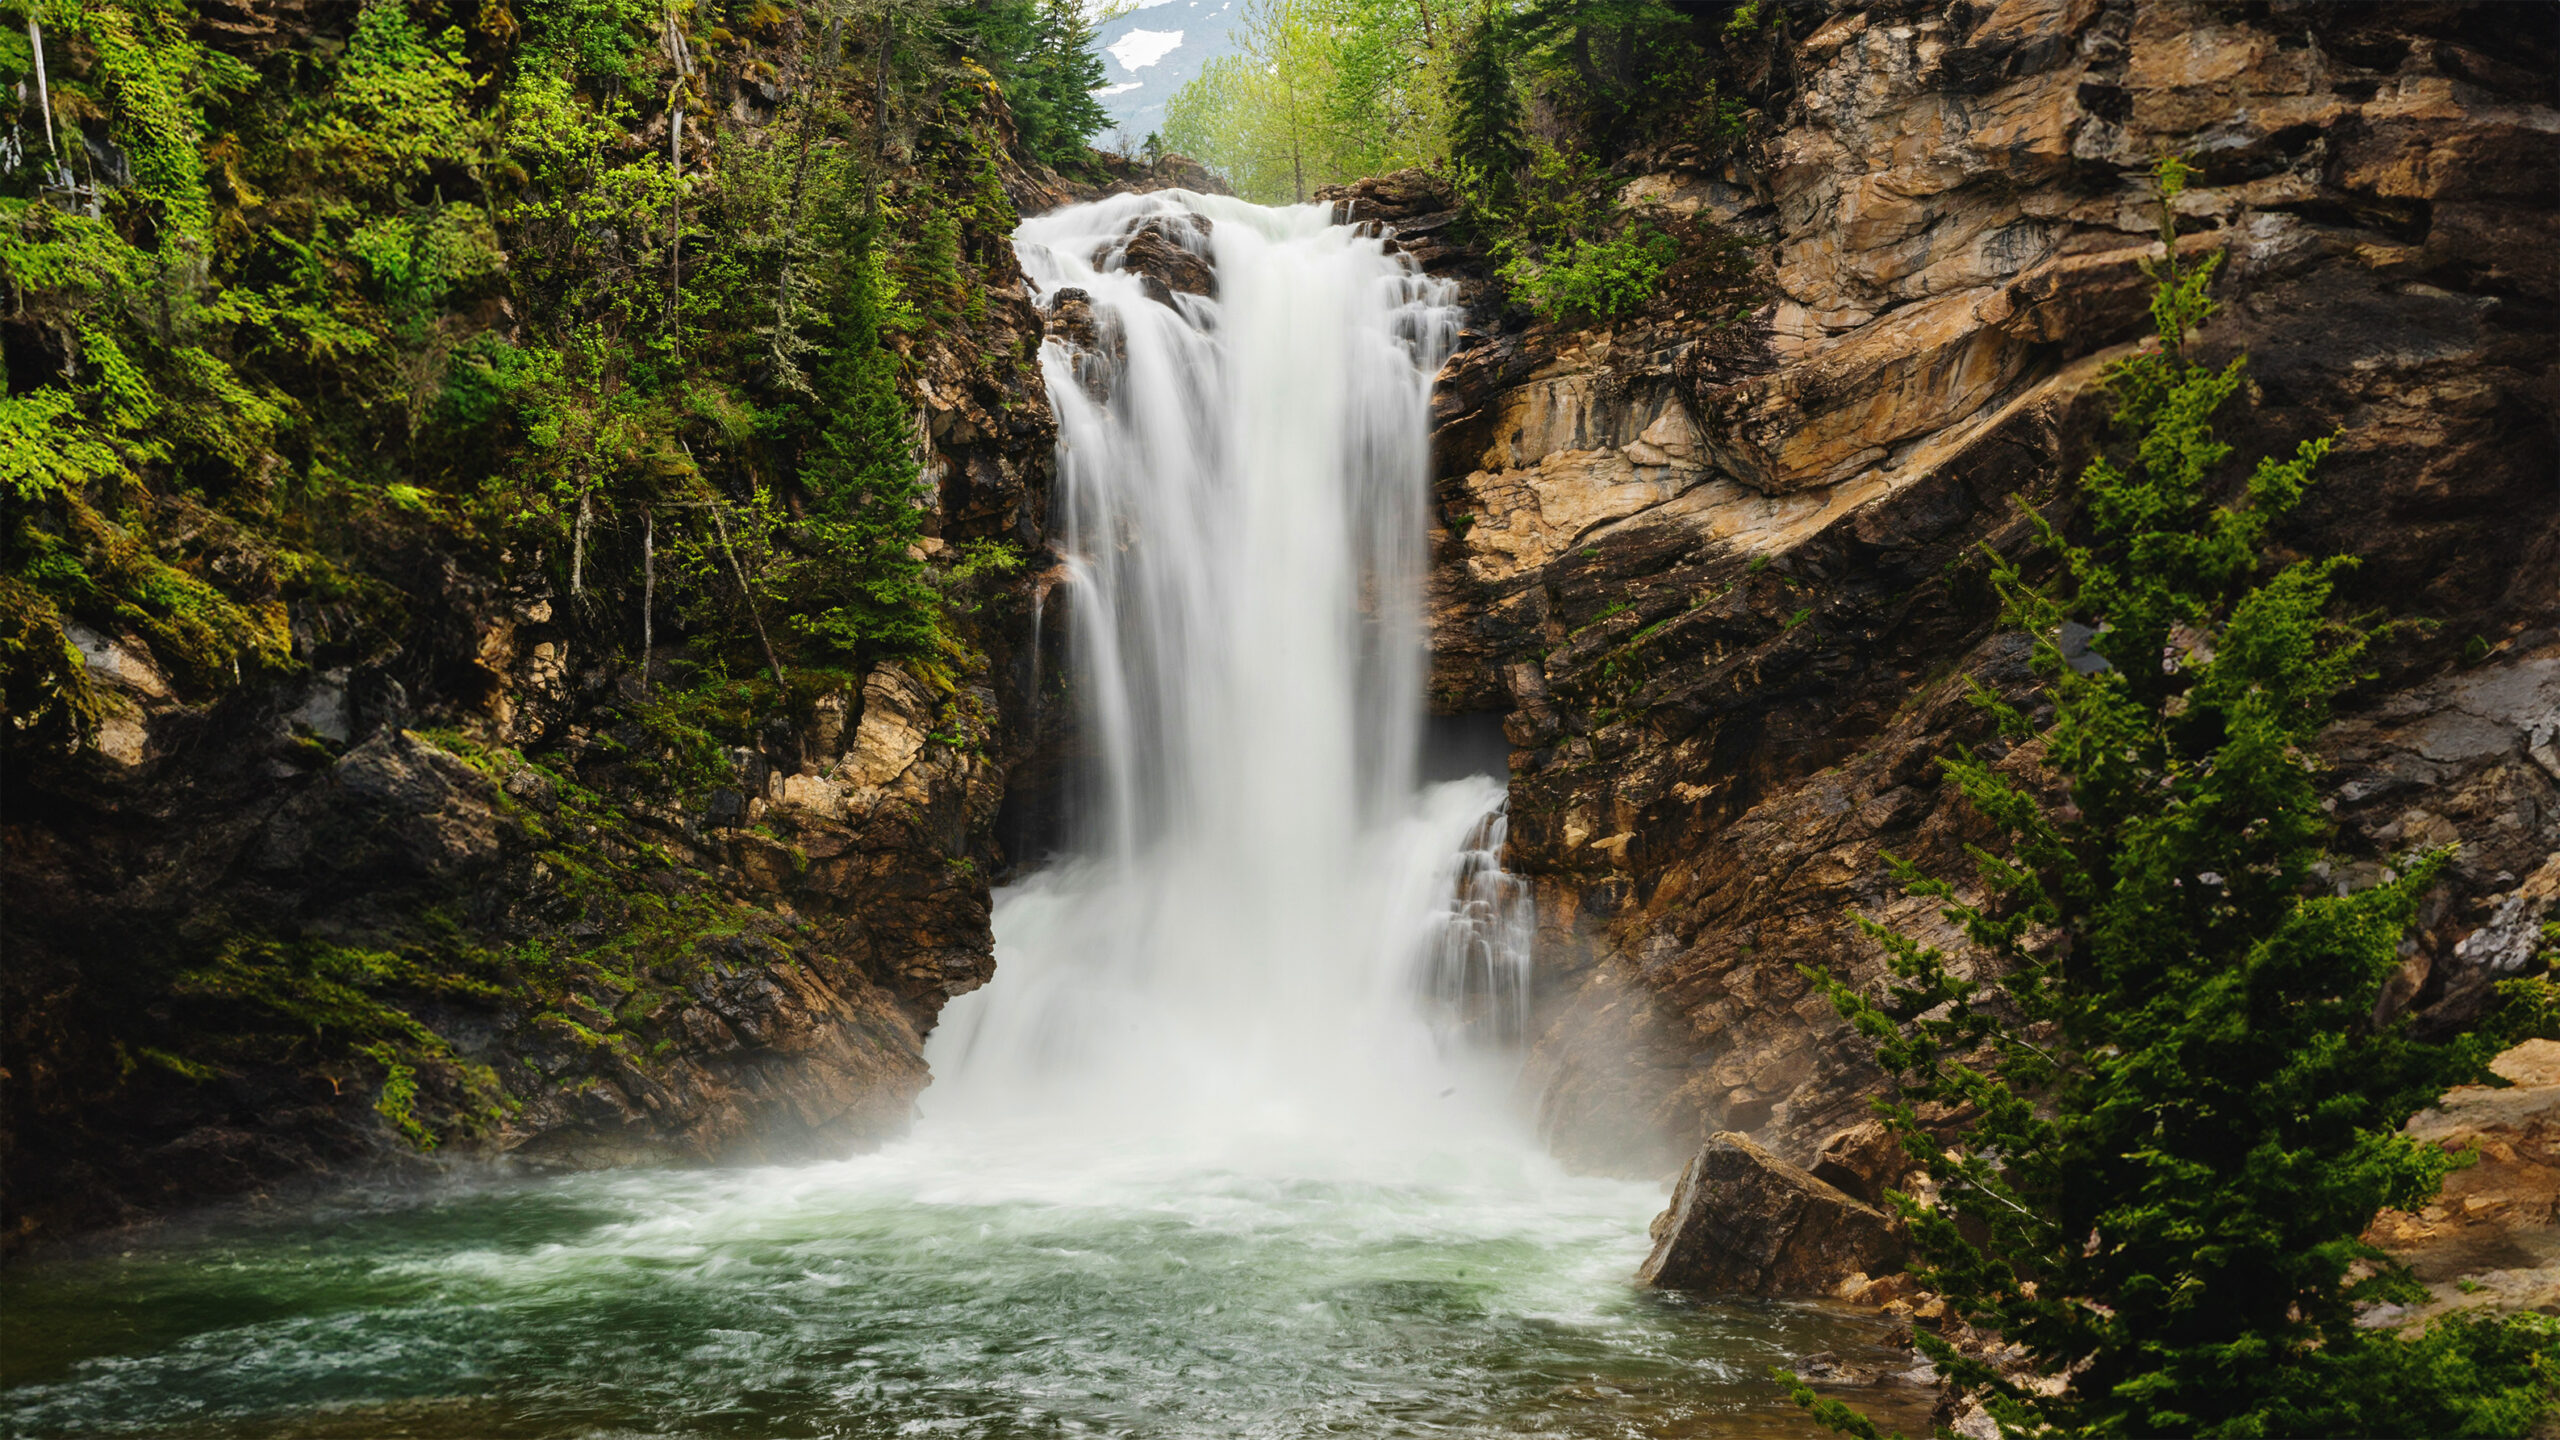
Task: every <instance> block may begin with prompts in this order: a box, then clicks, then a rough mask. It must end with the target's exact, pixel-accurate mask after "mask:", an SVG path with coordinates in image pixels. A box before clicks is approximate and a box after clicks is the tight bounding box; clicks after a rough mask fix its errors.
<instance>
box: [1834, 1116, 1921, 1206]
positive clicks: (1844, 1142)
mask: <svg viewBox="0 0 2560 1440" xmlns="http://www.w3.org/2000/svg"><path fill="white" fill-rule="evenodd" d="M1912 1168H1913V1166H1912V1163H1911V1155H1910V1152H1909V1151H1906V1150H1904V1149H1903V1148H1902V1141H1901V1140H1899V1139H1898V1138H1896V1137H1895V1135H1894V1133H1893V1132H1892V1131H1890V1130H1887V1129H1886V1128H1885V1127H1884V1122H1882V1121H1880V1120H1865V1121H1861V1122H1859V1123H1858V1124H1855V1125H1852V1126H1850V1127H1849V1128H1848V1129H1846V1130H1842V1131H1840V1132H1838V1133H1837V1134H1835V1135H1833V1136H1832V1137H1831V1138H1830V1139H1828V1140H1825V1141H1823V1142H1822V1149H1821V1150H1820V1151H1819V1152H1818V1153H1816V1154H1815V1156H1814V1158H1813V1169H1812V1174H1813V1176H1814V1178H1815V1179H1817V1180H1821V1181H1824V1182H1825V1183H1827V1184H1830V1185H1832V1186H1835V1187H1837V1188H1838V1189H1839V1190H1840V1191H1841V1192H1842V1193H1843V1194H1846V1195H1849V1196H1852V1197H1854V1198H1856V1199H1858V1200H1862V1201H1864V1202H1866V1203H1867V1204H1869V1205H1873V1206H1876V1207H1877V1208H1879V1209H1882V1208H1883V1207H1884V1203H1885V1199H1884V1196H1885V1192H1886V1191H1888V1190H1898V1189H1901V1188H1903V1182H1904V1181H1905V1180H1906V1179H1907V1178H1908V1177H1909V1176H1910V1174H1911V1172H1912Z"/></svg>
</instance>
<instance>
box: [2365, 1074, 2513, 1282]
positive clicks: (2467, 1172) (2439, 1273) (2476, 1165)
mask: <svg viewBox="0 0 2560 1440" xmlns="http://www.w3.org/2000/svg"><path fill="white" fill-rule="evenodd" d="M2491 1068H2492V1069H2493V1070H2495V1071H2496V1072H2497V1075H2498V1077H2499V1078H2500V1079H2502V1080H2504V1081H2506V1082H2507V1084H2506V1086H2505V1087H2503V1088H2493V1087H2490V1086H2485V1085H2465V1086H2460V1087H2457V1088H2455V1089H2453V1090H2451V1091H2448V1092H2446V1094H2445V1097H2444V1100H2443V1101H2442V1102H2441V1103H2440V1104H2438V1105H2437V1106H2436V1108H2434V1109H2432V1110H2429V1111H2426V1112H2425V1113H2423V1114H2420V1115H2419V1116H2417V1117H2416V1118H2414V1119H2412V1120H2411V1121H2410V1122H2409V1124H2408V1134H2409V1135H2410V1136H2411V1137H2413V1138H2415V1139H2418V1140H2421V1141H2424V1142H2426V1143H2428V1144H2431V1145H2438V1146H2441V1147H2443V1148H2444V1149H2445V1150H2446V1151H2448V1152H2451V1153H2454V1154H2461V1153H2464V1152H2466V1151H2468V1152H2474V1153H2476V1154H2477V1156H2478V1158H2477V1159H2476V1160H2475V1161H2473V1162H2472V1163H2471V1164H2468V1165H2465V1166H2464V1167H2463V1168H2461V1169H2459V1170H2456V1171H2454V1172H2453V1173H2452V1174H2451V1175H2449V1176H2447V1177H2445V1182H2444V1189H2443V1191H2442V1192H2440V1193H2439V1194H2438V1195H2437V1196H2436V1198H2435V1199H2434V1200H2433V1201H2432V1202H2430V1203H2429V1204H2427V1205H2425V1206H2423V1207H2421V1208H2420V1209H2419V1210H2417V1211H2416V1212H2415V1213H2412V1212H2409V1211H2405V1210H2385V1211H2383V1212H2382V1214H2381V1215H2379V1216H2377V1217H2375V1219H2374V1222H2373V1226H2372V1228H2371V1229H2369V1230H2367V1231H2366V1232H2365V1237H2364V1238H2365V1240H2366V1241H2367V1243H2369V1244H2373V1245H2377V1246H2380V1247H2381V1248H2382V1249H2383V1250H2384V1251H2385V1252H2387V1253H2388V1254H2390V1256H2391V1257H2392V1258H2393V1259H2395V1260H2398V1261H2399V1262H2400V1263H2402V1264H2404V1265H2406V1266H2408V1267H2409V1270H2410V1273H2412V1274H2413V1275H2415V1276H2416V1277H2417V1278H2418V1279H2419V1280H2420V1281H2422V1282H2424V1283H2425V1284H2426V1286H2427V1288H2428V1290H2429V1292H2430V1293H2431V1295H2432V1297H2433V1298H2432V1299H2431V1300H2430V1301H2429V1302H2428V1303H2427V1304H2424V1305H2420V1306H2415V1307H2411V1308H2409V1309H2405V1310H2404V1309H2401V1308H2399V1307H2396V1306H2394V1307H2385V1308H2384V1309H2382V1310H2381V1311H2379V1312H2377V1313H2376V1314H2375V1315H2374V1316H2372V1317H2370V1318H2371V1320H2373V1321H2375V1322H2378V1323H2383V1324H2403V1323H2415V1322H2420V1321H2424V1320H2427V1319H2431V1318H2433V1317H2434V1316H2436V1315H2438V1314H2441V1313H2444V1312H2446V1311H2449V1310H2455V1309H2468V1308H2473V1307H2481V1306H2486V1307H2489V1308H2493V1309H2498V1310H2542V1311H2546V1312H2547V1311H2549V1310H2550V1309H2551V1308H2553V1307H2554V1306H2555V1305H2560V1228H2555V1225H2554V1223H2553V1222H2554V1221H2555V1220H2560V1043H2555V1042H2553V1041H2549V1040H2528V1041H2526V1042H2525V1043H2523V1044H2522V1045H2519V1046H2517V1047H2515V1048H2514V1049H2512V1050H2509V1051H2508V1052H2506V1053H2505V1054H2503V1055H2501V1056H2499V1057H2498V1058H2497V1060H2496V1061H2495V1062H2493V1063H2492V1065H2491Z"/></svg>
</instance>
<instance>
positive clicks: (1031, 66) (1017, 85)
mask: <svg viewBox="0 0 2560 1440" xmlns="http://www.w3.org/2000/svg"><path fill="white" fill-rule="evenodd" d="M967 24H968V29H969V31H970V33H971V34H972V35H973V36H974V38H975V40H976V44H977V48H978V49H979V50H980V51H981V52H982V53H983V54H984V55H985V56H986V59H987V66H988V68H989V69H990V70H992V71H993V72H994V73H995V76H996V78H997V80H998V81H1000V82H1001V83H1002V84H1003V86H1004V92H1005V100H1006V102H1007V103H1008V104H1009V105H1011V106H1012V108H1013V120H1014V127H1015V130H1016V132H1017V133H1018V134H1019V135H1020V136H1021V138H1022V148H1023V149H1025V150H1027V151H1029V152H1030V153H1031V155H1032V156H1033V158H1035V159H1037V160H1039V161H1040V162H1041V163H1042V164H1044V165H1048V166H1050V167H1052V168H1060V167H1065V166H1070V165H1073V164H1074V163H1076V161H1077V160H1078V159H1080V158H1081V157H1082V156H1083V154H1084V150H1085V146H1086V143H1087V142H1088V141H1090V140H1091V139H1092V138H1093V137H1094V136H1095V135H1097V134H1100V133H1101V131H1102V129H1103V127H1104V126H1106V125H1108V124H1110V123H1111V117H1110V116H1108V115H1105V114H1104V113H1103V110H1102V102H1101V101H1099V100H1096V99H1094V98H1093V92H1094V91H1095V90H1097V89H1100V88H1101V87H1102V84H1103V82H1104V79H1105V76H1104V73H1103V68H1102V52H1101V50H1100V49H1099V48H1097V47H1096V45H1095V43H1094V41H1095V34H1094V28H1093V22H1092V21H1091V20H1089V19H1087V18H1086V16H1085V13H1084V7H1083V5H1081V4H1080V3H1078V0H987V3H984V4H981V5H980V6H978V7H977V8H975V9H974V10H972V11H970V12H969V18H968V22H967Z"/></svg>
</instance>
